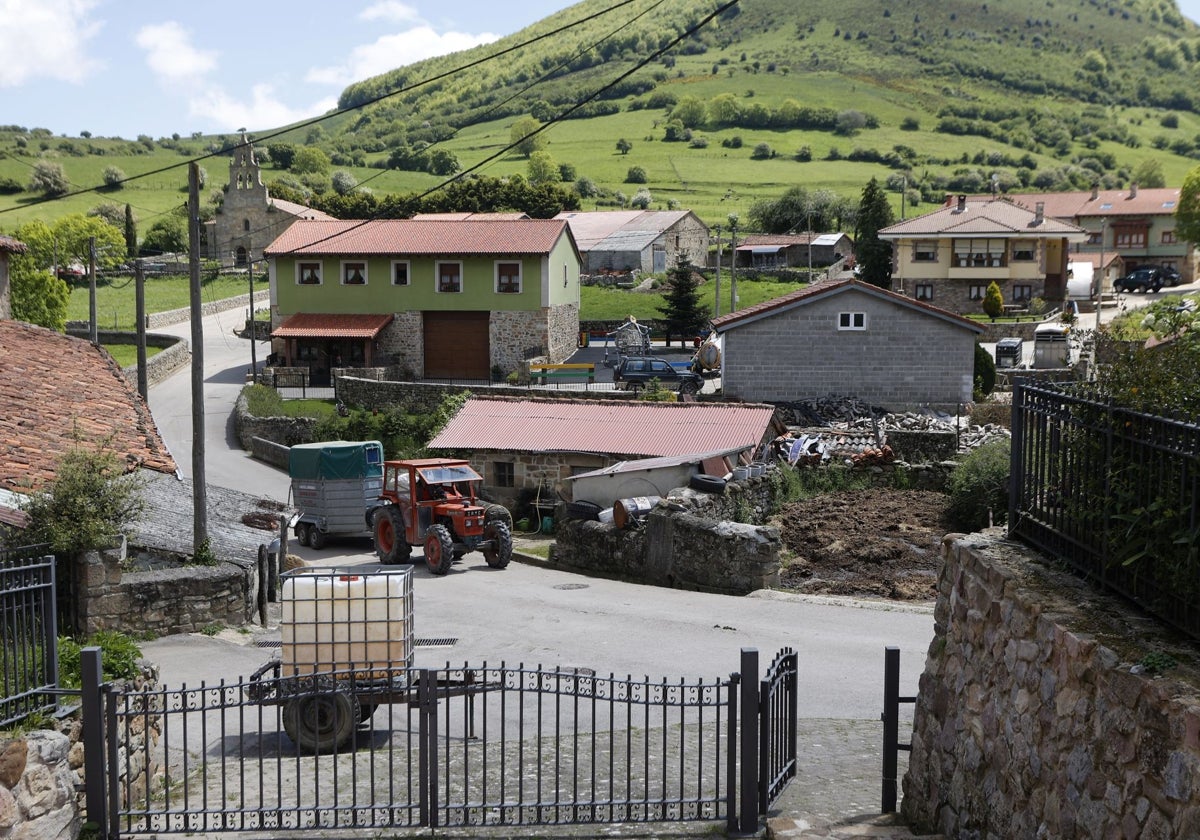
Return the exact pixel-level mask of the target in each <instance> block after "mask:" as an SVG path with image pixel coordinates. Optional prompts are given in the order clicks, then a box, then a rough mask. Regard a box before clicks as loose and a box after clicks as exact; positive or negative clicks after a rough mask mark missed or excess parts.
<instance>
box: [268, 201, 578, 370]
mask: <svg viewBox="0 0 1200 840" xmlns="http://www.w3.org/2000/svg"><path fill="white" fill-rule="evenodd" d="M265 253H266V256H267V259H268V261H269V269H270V287H271V325H272V334H271V336H272V339H273V349H274V351H275V353H276V355H277V356H279V357H280V358H281V360H282V361H283V363H284V364H285V365H287V366H290V367H297V366H298V367H305V368H307V369H308V370H309V371H310V372H311V373H312V374H313V376H314V379H315V380H316V381H320V380H321V379H323V378H324V377H326V376H328V373H329V370H330V369H331V368H334V367H373V366H375V367H379V366H389V365H390V366H394V367H399V368H401V369H402V370H405V371H407V374H408V375H410V376H413V377H416V378H422V379H448V380H454V381H488V380H489V379H490V378H491V377H492V372H493V371H496V370H499V371H503V372H505V373H507V372H509V371H513V370H516V369H517V368H518V367H519V366H520V364H521V362H522V360H524V359H528V358H533V357H538V356H540V357H545V358H547V359H548V360H549V361H550V362H561V361H563V360H565V359H566V358H567V357H568V356H569V355H570V354H571V353H573V352H574V351H575V348H576V346H577V345H578V340H579V260H580V258H579V251H578V249H577V248H576V247H575V241H574V239H573V238H572V236H571V231H570V229H569V228H568V226H567V223H566V222H564V221H555V220H552V219H525V218H509V217H505V216H492V215H488V214H484V215H481V216H476V217H471V218H466V219H458V218H452V219H376V220H358V221H352V220H346V221H308V220H300V221H297V222H296V223H295V224H293V225H292V226H291V227H290V228H289V229H288V230H287V232H286V233H284V235H283V236H281V237H279V238H278V239H276V240H275V241H274V242H273V243H271V244H270V245H269V246H268V247H267V249H266V252H265Z"/></svg>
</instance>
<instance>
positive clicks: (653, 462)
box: [567, 446, 747, 481]
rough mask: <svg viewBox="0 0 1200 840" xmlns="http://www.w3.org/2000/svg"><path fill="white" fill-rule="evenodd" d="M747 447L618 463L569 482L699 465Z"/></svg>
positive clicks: (573, 477)
mask: <svg viewBox="0 0 1200 840" xmlns="http://www.w3.org/2000/svg"><path fill="white" fill-rule="evenodd" d="M746 448H747V447H744V446H739V447H738V448H737V449H722V450H720V451H716V452H701V453H698V454H688V455H663V456H661V457H659V458H638V459H636V460H633V461H617V463H615V464H609V465H608V466H607V467H603V468H601V469H598V470H592V471H591V472H585V473H579V474H578V475H572V476H569V477H568V478H567V481H574V480H575V479H577V478H592V477H594V476H599V475H623V474H625V473H632V472H640V471H643V470H661V469H665V468H667V467H678V466H680V465H681V464H698V463H700V462H701V461H704V460H706V459H708V458H720V457H722V456H724V455H736V454H738V453H739V452H744V451H745V450H746Z"/></svg>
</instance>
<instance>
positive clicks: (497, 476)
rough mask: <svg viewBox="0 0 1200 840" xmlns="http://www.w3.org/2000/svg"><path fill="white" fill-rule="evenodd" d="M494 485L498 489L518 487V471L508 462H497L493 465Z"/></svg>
mask: <svg viewBox="0 0 1200 840" xmlns="http://www.w3.org/2000/svg"><path fill="white" fill-rule="evenodd" d="M492 484H494V485H495V486H496V487H516V486H517V478H516V471H515V470H514V469H513V465H512V463H510V462H508V461H496V462H495V463H494V464H492Z"/></svg>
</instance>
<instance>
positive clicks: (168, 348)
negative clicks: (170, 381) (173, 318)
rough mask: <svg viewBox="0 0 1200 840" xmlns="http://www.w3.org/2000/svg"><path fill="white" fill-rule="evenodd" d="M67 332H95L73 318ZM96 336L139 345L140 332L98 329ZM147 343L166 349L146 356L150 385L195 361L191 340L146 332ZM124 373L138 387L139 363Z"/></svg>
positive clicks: (103, 340)
mask: <svg viewBox="0 0 1200 840" xmlns="http://www.w3.org/2000/svg"><path fill="white" fill-rule="evenodd" d="M67 335H71V336H74V337H75V338H89V337H90V335H91V333H90V332H89V331H88V328H87V326H86V325H83V326H80V325H79V324H78V323H77V322H74V321H73V322H71V324H70V325H68V327H67ZM96 337H97V338H98V339H99V340H100V343H101V344H130V345H136V344H137V333H131V332H120V331H116V330H97V332H96ZM146 346H147V347H161V348H163V350H162V352H160V353H155V354H154V355H153V356H149V357H148V358H147V359H146V382H147V383H148V384H149V385H157V384H158V383H159V382H162V381H163V380H164V379H166V378H167V377H168V376H170V375H171V374H173V373H174V372H175V371H177V370H179V368H181V367H184V366H185V365H187V364H188V363H189V362H191V360H192V353H191V350H190V349H188V344H187V342H186V341H184V340H183V339H182V338H178V337H176V336H173V335H163V334H161V333H146ZM121 374H122V375H123V376H124V377H125V379H126V380H127V381H128V382H129V383H130V384H131V385H133V386H134V387H135V388H136V387H137V364H132V365H130V366H129V367H126V368H121Z"/></svg>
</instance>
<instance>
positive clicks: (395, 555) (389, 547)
mask: <svg viewBox="0 0 1200 840" xmlns="http://www.w3.org/2000/svg"><path fill="white" fill-rule="evenodd" d="M375 553H376V554H378V555H379V562H381V563H386V564H389V565H390V564H393V563H407V562H408V558H409V557H410V556H411V555H412V546H411V545H409V544H408V538H407V536H405V533H404V522H403V521H402V520H401V518H400V511H399V509H398V508H396V507H395V506H394V505H387V506H386V507H381V508H379V509H378V510H377V511H376V512H375Z"/></svg>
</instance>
